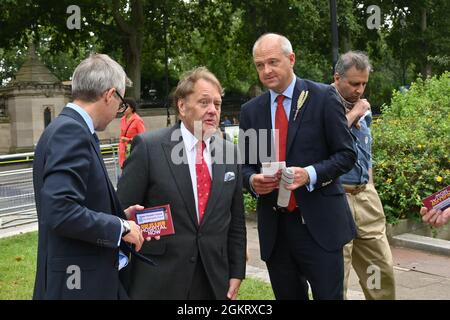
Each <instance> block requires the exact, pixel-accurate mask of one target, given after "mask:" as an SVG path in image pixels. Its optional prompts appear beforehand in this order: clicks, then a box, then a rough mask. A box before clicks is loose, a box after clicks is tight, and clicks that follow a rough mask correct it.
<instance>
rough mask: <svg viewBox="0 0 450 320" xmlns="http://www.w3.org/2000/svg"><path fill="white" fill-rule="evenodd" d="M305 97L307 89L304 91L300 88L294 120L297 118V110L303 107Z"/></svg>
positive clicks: (306, 96)
mask: <svg viewBox="0 0 450 320" xmlns="http://www.w3.org/2000/svg"><path fill="white" fill-rule="evenodd" d="M307 98H308V90H306V91H305V90H302V92H301V93H300V97H299V98H298V101H297V110H295V114H294V121H295V119H297V115H298V112H299V111H300V109H301V108H302V107H303V104H304V103H305V101H306V99H307Z"/></svg>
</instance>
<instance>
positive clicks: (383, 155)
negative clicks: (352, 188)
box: [372, 72, 450, 223]
mask: <svg viewBox="0 0 450 320" xmlns="http://www.w3.org/2000/svg"><path fill="white" fill-rule="evenodd" d="M382 111H383V112H382V115H381V116H380V117H378V118H377V119H376V120H375V121H374V124H373V126H372V134H373V140H374V145H373V152H374V154H373V157H374V167H373V170H374V180H375V185H376V187H377V190H378V192H379V194H380V197H381V200H382V202H383V205H384V210H385V213H386V217H387V220H388V222H390V223H394V222H396V221H397V220H398V219H402V218H411V217H416V218H418V215H417V212H418V210H419V207H420V206H421V202H422V199H424V198H425V197H427V196H429V195H431V194H432V193H434V192H436V191H438V190H440V189H442V188H444V187H446V186H447V185H448V184H449V181H450V158H449V156H450V152H449V151H450V73H449V72H445V73H443V74H442V75H441V76H440V77H438V76H435V77H433V78H428V79H426V80H425V81H424V80H422V79H420V78H418V79H417V81H416V82H415V83H413V84H412V85H411V88H410V90H408V91H407V92H404V93H402V92H399V91H396V92H394V96H393V98H392V102H391V103H390V104H389V105H385V106H384V107H383V110H382Z"/></svg>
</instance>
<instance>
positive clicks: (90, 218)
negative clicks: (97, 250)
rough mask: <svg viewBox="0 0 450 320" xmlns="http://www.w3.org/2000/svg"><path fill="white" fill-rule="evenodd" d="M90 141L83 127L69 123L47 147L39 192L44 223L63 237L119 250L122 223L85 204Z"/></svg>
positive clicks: (51, 139) (53, 136)
mask: <svg viewBox="0 0 450 320" xmlns="http://www.w3.org/2000/svg"><path fill="white" fill-rule="evenodd" d="M90 139H91V137H90V136H89V133H87V132H86V130H84V129H83V128H82V127H81V126H80V125H79V124H74V123H67V124H65V125H64V126H61V127H59V128H58V129H57V130H55V132H54V133H53V135H52V137H50V139H49V140H48V143H47V145H46V146H44V150H45V152H44V154H45V164H44V169H43V185H42V188H41V190H37V192H40V196H41V201H40V204H41V212H42V215H43V216H42V218H43V219H42V220H43V222H44V223H45V224H46V225H48V227H49V228H50V229H51V230H53V231H54V232H56V233H57V234H59V235H61V236H64V237H69V238H73V239H78V240H82V241H86V242H90V243H93V244H97V245H99V246H105V247H111V248H116V247H117V245H118V241H119V238H120V231H121V224H120V220H119V219H118V218H117V217H116V216H114V215H113V214H111V213H103V212H97V211H93V210H91V209H89V208H87V207H86V206H85V205H84V203H85V199H86V195H87V192H88V188H87V185H88V181H89V179H90V178H91V177H89V171H90V170H89V169H90V166H91V165H92V162H93V161H94V159H93V153H92V150H93V149H92V146H91V142H90ZM98 183H105V181H99V182H98ZM106 187H107V185H106V184H105V188H106ZM99 239H101V241H99Z"/></svg>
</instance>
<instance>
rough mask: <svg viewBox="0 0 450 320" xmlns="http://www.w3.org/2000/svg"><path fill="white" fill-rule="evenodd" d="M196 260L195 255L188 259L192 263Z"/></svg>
mask: <svg viewBox="0 0 450 320" xmlns="http://www.w3.org/2000/svg"><path fill="white" fill-rule="evenodd" d="M196 260H197V259H196V258H195V257H191V258H190V259H189V261H191V262H192V263H194V262H195V261H196Z"/></svg>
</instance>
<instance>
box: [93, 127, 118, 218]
mask: <svg viewBox="0 0 450 320" xmlns="http://www.w3.org/2000/svg"><path fill="white" fill-rule="evenodd" d="M91 144H92V145H93V147H94V150H95V153H96V155H97V158H98V161H100V165H101V166H102V169H103V173H104V175H105V179H106V184H107V186H108V191H109V196H110V198H111V206H112V210H113V211H112V214H114V215H117V216H119V217H120V218H122V219H125V213H124V212H123V210H122V208H121V206H120V204H119V201H118V199H117V197H116V193H115V189H114V186H113V185H112V183H111V180H109V175H108V170H106V167H105V162H104V161H103V157H102V153H101V151H100V145H99V144H98V142H97V141H96V140H95V138H94V135H91Z"/></svg>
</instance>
